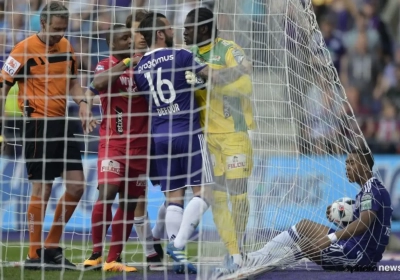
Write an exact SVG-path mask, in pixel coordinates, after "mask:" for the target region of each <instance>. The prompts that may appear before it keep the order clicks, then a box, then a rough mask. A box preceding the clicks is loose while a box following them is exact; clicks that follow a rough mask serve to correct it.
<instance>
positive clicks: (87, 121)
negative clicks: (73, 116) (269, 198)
mask: <svg viewBox="0 0 400 280" xmlns="http://www.w3.org/2000/svg"><path fill="white" fill-rule="evenodd" d="M79 118H80V119H81V123H82V129H83V132H84V133H85V134H88V133H91V132H93V130H94V129H95V128H96V126H97V124H98V121H97V120H94V119H93V115H92V111H91V110H90V109H89V106H88V104H86V103H85V102H81V104H80V105H79Z"/></svg>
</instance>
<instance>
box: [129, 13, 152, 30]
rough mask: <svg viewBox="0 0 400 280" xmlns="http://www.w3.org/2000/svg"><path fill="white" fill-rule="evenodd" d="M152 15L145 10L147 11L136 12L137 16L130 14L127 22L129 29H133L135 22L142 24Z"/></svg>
mask: <svg viewBox="0 0 400 280" xmlns="http://www.w3.org/2000/svg"><path fill="white" fill-rule="evenodd" d="M149 14H150V11H148V10H145V9H139V10H136V11H135V14H130V15H129V16H128V17H127V18H126V21H125V24H126V27H127V28H132V23H133V22H136V21H138V22H141V21H142V20H144V19H145V18H146V17H147V16H148V15H149Z"/></svg>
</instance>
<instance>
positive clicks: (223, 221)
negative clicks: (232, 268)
mask: <svg viewBox="0 0 400 280" xmlns="http://www.w3.org/2000/svg"><path fill="white" fill-rule="evenodd" d="M213 197H214V203H213V206H212V213H213V217H214V223H215V225H216V226H217V230H218V233H219V236H220V237H221V239H222V241H223V242H224V243H225V247H226V249H227V250H228V252H229V254H230V255H235V254H239V246H238V243H237V238H236V231H235V224H234V222H233V219H232V215H231V212H230V211H229V207H228V194H227V193H226V192H221V191H213Z"/></svg>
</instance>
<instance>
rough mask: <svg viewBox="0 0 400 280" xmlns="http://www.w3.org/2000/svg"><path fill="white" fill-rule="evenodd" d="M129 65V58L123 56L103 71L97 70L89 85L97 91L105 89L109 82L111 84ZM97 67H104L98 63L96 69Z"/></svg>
mask: <svg viewBox="0 0 400 280" xmlns="http://www.w3.org/2000/svg"><path fill="white" fill-rule="evenodd" d="M130 65H131V59H130V58H125V59H124V60H122V61H121V62H119V63H118V64H117V65H115V66H114V67H111V68H110V69H107V70H104V71H101V70H100V71H98V73H97V74H95V76H94V78H93V81H92V84H91V87H92V88H94V89H95V90H97V91H102V90H105V89H107V87H108V85H109V84H112V83H113V82H114V81H115V80H117V79H118V77H119V76H121V74H122V73H123V72H124V71H125V70H126V69H127V68H129V66H130ZM98 67H104V66H102V65H98V66H97V67H96V70H97V68H98Z"/></svg>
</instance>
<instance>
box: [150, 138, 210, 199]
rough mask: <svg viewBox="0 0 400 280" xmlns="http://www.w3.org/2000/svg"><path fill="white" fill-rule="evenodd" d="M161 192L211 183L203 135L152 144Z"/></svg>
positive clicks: (207, 154) (208, 160) (207, 153)
mask: <svg viewBox="0 0 400 280" xmlns="http://www.w3.org/2000/svg"><path fill="white" fill-rule="evenodd" d="M155 152H156V155H157V156H158V157H159V158H157V160H156V162H157V171H158V175H159V177H160V185H161V191H163V192H168V191H174V190H177V189H180V188H184V187H190V186H201V185H209V184H213V183H214V176H213V172H212V167H211V161H210V157H209V152H208V150H207V144H206V142H205V139H204V135H203V134H195V135H187V136H178V137H174V138H173V139H172V141H167V140H166V141H161V142H156V143H155Z"/></svg>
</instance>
